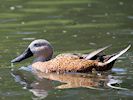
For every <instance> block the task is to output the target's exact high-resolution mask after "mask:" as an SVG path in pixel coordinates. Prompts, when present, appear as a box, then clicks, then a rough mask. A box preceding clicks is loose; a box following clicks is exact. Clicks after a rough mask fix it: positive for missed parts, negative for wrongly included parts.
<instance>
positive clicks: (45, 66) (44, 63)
mask: <svg viewBox="0 0 133 100" xmlns="http://www.w3.org/2000/svg"><path fill="white" fill-rule="evenodd" d="M108 47H109V46H106V47H103V48H100V49H98V50H96V51H93V52H91V53H90V54H86V55H84V54H71V53H70V54H59V55H57V56H56V57H55V58H52V55H53V47H52V45H51V44H50V43H49V42H48V41H47V40H44V39H38V40H34V41H33V42H31V44H30V45H29V46H28V48H27V49H26V50H25V51H24V52H23V53H22V54H21V55H20V56H18V57H17V58H15V59H13V60H12V61H11V62H12V63H16V62H20V61H22V60H24V59H26V58H29V57H31V56H33V55H34V56H35V60H34V61H33V64H32V67H33V68H34V69H36V70H38V71H41V72H45V73H51V72H57V73H65V72H83V73H87V72H91V71H92V70H93V69H94V70H96V71H106V70H110V69H111V68H112V67H113V64H114V62H115V61H116V59H117V58H118V57H119V56H121V55H122V54H124V53H125V52H126V51H127V50H128V49H129V48H130V47H131V45H129V46H128V47H126V48H125V49H124V50H122V51H120V52H119V53H117V54H113V55H100V54H99V53H100V52H102V51H103V50H105V49H107V48H108Z"/></svg>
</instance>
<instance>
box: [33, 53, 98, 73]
mask: <svg viewBox="0 0 133 100" xmlns="http://www.w3.org/2000/svg"><path fill="white" fill-rule="evenodd" d="M96 64H97V61H95V60H86V59H84V58H82V57H81V56H79V55H74V54H60V55H58V56H56V57H55V58H53V59H51V60H50V61H46V62H36V63H34V64H33V65H32V66H33V67H34V68H35V69H37V70H40V71H41V72H46V73H47V72H59V73H64V72H89V71H91V70H92V68H94V67H95V66H96Z"/></svg>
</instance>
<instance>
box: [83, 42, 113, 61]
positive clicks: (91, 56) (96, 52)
mask: <svg viewBox="0 0 133 100" xmlns="http://www.w3.org/2000/svg"><path fill="white" fill-rule="evenodd" d="M110 46H111V45H108V46H106V47H103V48H99V49H97V50H95V51H93V52H91V53H89V54H87V56H86V57H85V59H86V60H90V59H91V58H93V57H94V56H96V55H97V54H99V53H100V52H102V51H103V50H105V49H107V48H109V47H110Z"/></svg>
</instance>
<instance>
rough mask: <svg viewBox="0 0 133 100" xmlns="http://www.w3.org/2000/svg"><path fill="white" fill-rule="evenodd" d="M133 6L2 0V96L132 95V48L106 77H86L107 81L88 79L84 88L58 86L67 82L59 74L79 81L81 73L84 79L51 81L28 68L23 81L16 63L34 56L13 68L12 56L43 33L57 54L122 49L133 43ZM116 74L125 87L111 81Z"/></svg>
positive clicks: (105, 0) (117, 98)
mask: <svg viewBox="0 0 133 100" xmlns="http://www.w3.org/2000/svg"><path fill="white" fill-rule="evenodd" d="M132 9H133V1H132V0H0V40H1V43H0V100H17V99H19V100H32V99H33V100H40V99H46V100H55V99H57V100H68V99H70V100H71V99H75V100H91V99H94V100H131V99H132V98H133V84H132V83H133V81H132V79H133V74H132V73H133V52H132V50H133V49H132V48H131V49H130V50H129V51H128V52H127V53H126V54H124V55H123V56H122V57H120V58H119V60H118V61H117V63H116V64H115V65H114V68H113V69H112V72H111V73H110V74H108V75H106V77H105V76H102V77H103V78H99V77H97V78H95V76H86V78H85V80H88V81H89V82H90V84H91V85H92V84H93V83H94V82H95V83H98V84H99V83H100V84H102V83H101V81H102V82H103V84H104V83H105V84H104V85H105V86H101V85H95V86H91V87H93V88H90V87H88V88H87V86H86V87H82V86H83V85H85V84H83V85H82V86H81V85H78V88H71V89H55V87H57V86H60V84H61V83H60V82H58V81H57V80H58V77H63V79H65V78H66V77H69V78H72V77H74V78H72V79H73V80H75V81H76V82H78V81H79V80H78V79H80V80H82V79H83V80H84V75H76V76H75V75H68V76H56V75H54V76H56V78H57V80H56V81H51V80H48V79H45V78H44V77H41V76H43V75H40V77H41V78H43V79H38V78H37V77H36V76H34V75H32V74H31V73H30V72H25V71H24V72H23V71H22V72H17V74H18V73H19V74H20V76H22V80H23V81H22V82H21V80H19V81H18V79H21V77H18V79H16V81H18V82H16V81H15V80H14V78H13V76H12V75H11V72H12V71H11V69H15V70H17V69H19V67H21V66H27V65H29V64H30V63H31V61H32V59H33V58H31V59H27V60H26V61H23V62H21V63H19V64H15V65H14V68H11V64H10V60H11V59H12V58H14V57H16V55H18V54H20V53H21V52H22V51H23V50H24V49H25V48H26V46H27V45H28V44H29V43H30V42H31V41H32V40H34V39H38V38H43V39H47V40H48V41H50V42H51V43H52V45H53V46H54V50H55V53H54V55H57V54H59V53H63V52H79V53H86V52H89V51H92V50H95V49H96V48H99V47H103V46H106V45H109V44H112V47H111V48H109V49H108V50H106V51H105V52H106V53H108V54H111V53H114V52H117V51H119V50H121V49H123V48H124V47H126V46H127V45H128V44H129V43H130V44H133V41H132V39H133V12H132ZM23 77H24V79H23ZM64 77H65V78H64ZM110 77H111V78H110ZM112 77H113V78H112ZM112 79H114V80H115V81H118V83H119V84H118V86H119V87H122V88H124V89H113V88H111V87H108V86H106V85H107V83H109V81H111V82H112ZM106 81H107V82H106ZM23 82H25V83H23ZM91 82H92V83H91ZM38 83H39V84H41V85H38ZM116 83H117V82H116ZM72 84H75V83H74V82H72ZM27 85H28V86H27ZM75 86H76V85H75ZM27 87H28V88H29V89H26V88H27ZM33 87H34V88H33ZM99 88H100V89H99ZM125 88H126V89H125ZM127 89H128V90H127ZM37 91H39V92H37ZM35 93H39V96H37V95H36V94H35ZM35 95H36V96H35Z"/></svg>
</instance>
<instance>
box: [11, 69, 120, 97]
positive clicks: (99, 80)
mask: <svg viewBox="0 0 133 100" xmlns="http://www.w3.org/2000/svg"><path fill="white" fill-rule="evenodd" d="M12 76H13V77H14V79H15V81H16V82H19V83H20V84H22V85H23V88H26V89H29V91H30V92H32V93H33V94H34V96H36V97H38V98H40V99H41V98H45V97H47V96H48V91H50V90H52V89H67V88H79V87H84V88H90V89H99V90H101V89H106V88H108V86H109V85H108V84H109V82H111V84H116V83H119V81H118V80H116V79H115V78H114V77H113V78H112V76H109V75H107V74H104V75H97V74H81V73H66V74H56V73H42V72H37V71H35V72H34V73H31V72H29V71H25V70H16V71H12ZM57 81H58V82H61V85H59V84H56V82H57ZM53 83H54V84H53Z"/></svg>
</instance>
